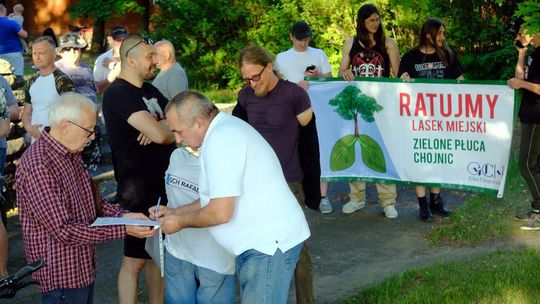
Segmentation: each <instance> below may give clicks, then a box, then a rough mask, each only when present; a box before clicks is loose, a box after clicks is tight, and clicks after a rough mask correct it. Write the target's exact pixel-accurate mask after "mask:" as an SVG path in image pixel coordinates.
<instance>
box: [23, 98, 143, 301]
mask: <svg viewBox="0 0 540 304" xmlns="http://www.w3.org/2000/svg"><path fill="white" fill-rule="evenodd" d="M48 116H49V125H50V129H49V128H46V129H45V130H44V131H43V134H42V135H41V136H40V137H39V138H38V139H37V141H36V142H35V143H34V144H33V145H32V146H31V147H30V148H29V149H28V150H26V152H25V153H24V155H23V156H22V158H21V162H20V165H19V166H18V167H17V172H16V181H17V183H16V184H17V206H18V207H19V217H20V221H21V228H22V236H23V241H24V247H25V253H26V259H27V260H28V263H33V262H35V261H37V260H40V259H43V260H45V261H46V264H45V266H44V267H43V268H42V269H40V270H38V271H37V272H35V274H34V279H36V280H37V281H38V283H39V289H40V291H41V293H42V301H43V303H45V304H48V303H61V302H62V303H63V302H65V303H72V304H79V303H80V304H82V303H84V304H91V303H93V294H94V281H95V279H96V244H99V243H105V242H107V241H110V240H114V239H121V238H124V237H125V235H126V233H132V234H134V235H137V236H148V235H150V234H151V232H149V231H148V230H144V228H142V227H135V226H126V227H124V226H102V227H91V226H90V224H91V223H92V222H93V221H94V220H95V219H96V217H97V216H106V217H120V216H124V217H130V218H141V219H146V217H145V216H144V215H142V214H132V213H125V211H123V210H121V209H120V208H118V207H116V206H114V205H112V204H109V203H107V202H105V201H104V200H102V199H101V198H97V197H95V196H94V192H93V190H92V182H91V179H90V176H89V175H88V172H87V171H86V170H85V168H84V166H83V162H82V159H81V155H80V152H81V151H82V150H83V148H84V146H85V145H86V144H87V143H88V142H89V141H91V140H93V139H94V131H93V129H94V127H95V125H96V106H95V104H94V103H93V102H92V101H91V100H90V99H88V98H87V97H85V96H84V95H81V94H78V93H65V94H63V95H62V96H60V98H59V99H58V100H57V101H55V102H54V103H53V104H52V105H51V106H50V111H49V114H48ZM137 231H138V232H137Z"/></svg>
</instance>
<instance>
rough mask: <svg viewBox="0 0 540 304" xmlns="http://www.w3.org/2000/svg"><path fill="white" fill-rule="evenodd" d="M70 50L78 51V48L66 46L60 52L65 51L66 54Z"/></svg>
mask: <svg viewBox="0 0 540 304" xmlns="http://www.w3.org/2000/svg"><path fill="white" fill-rule="evenodd" d="M71 50H74V51H79V50H80V48H77V47H70V46H68V47H65V48H63V49H62V51H66V52H69V51H71Z"/></svg>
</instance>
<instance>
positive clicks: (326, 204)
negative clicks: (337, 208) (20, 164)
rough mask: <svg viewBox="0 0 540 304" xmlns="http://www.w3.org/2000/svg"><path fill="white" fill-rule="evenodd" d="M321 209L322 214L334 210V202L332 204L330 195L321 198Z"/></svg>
mask: <svg viewBox="0 0 540 304" xmlns="http://www.w3.org/2000/svg"><path fill="white" fill-rule="evenodd" d="M319 211H321V213H322V214H326V213H330V212H332V204H330V200H329V199H328V197H323V198H322V199H321V203H320V204H319Z"/></svg>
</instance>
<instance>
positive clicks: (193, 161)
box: [160, 148, 236, 304]
mask: <svg viewBox="0 0 540 304" xmlns="http://www.w3.org/2000/svg"><path fill="white" fill-rule="evenodd" d="M199 171H200V165H199V159H198V158H197V157H195V156H194V155H192V154H191V153H189V152H188V151H187V150H185V149H183V148H178V149H176V150H174V152H173V153H172V154H171V160H170V162H169V167H168V169H167V171H166V173H165V189H166V191H167V199H168V205H167V207H161V208H160V210H167V212H169V211H170V212H172V211H173V210H175V209H176V208H180V207H182V206H184V205H188V204H191V203H192V202H194V201H196V200H198V199H199ZM168 209H170V210H168ZM165 248H166V251H165V303H201V304H204V303H216V304H218V303H223V304H229V303H234V301H235V296H236V295H235V287H234V276H233V275H234V256H232V255H231V254H230V253H228V252H227V251H225V249H224V248H223V247H222V246H221V245H219V244H218V243H217V242H216V241H215V240H214V238H213V237H212V235H211V234H210V232H209V231H208V229H207V228H186V229H182V230H180V231H178V232H176V233H173V234H169V235H167V236H166V237H165Z"/></svg>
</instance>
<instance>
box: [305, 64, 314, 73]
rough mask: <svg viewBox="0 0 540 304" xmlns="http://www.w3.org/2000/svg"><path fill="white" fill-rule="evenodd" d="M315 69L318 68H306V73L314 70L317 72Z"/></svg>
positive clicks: (311, 66) (312, 66)
mask: <svg viewBox="0 0 540 304" xmlns="http://www.w3.org/2000/svg"><path fill="white" fill-rule="evenodd" d="M315 68H316V67H315V65H310V66H308V67H307V68H306V72H310V71H313V70H315Z"/></svg>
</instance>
